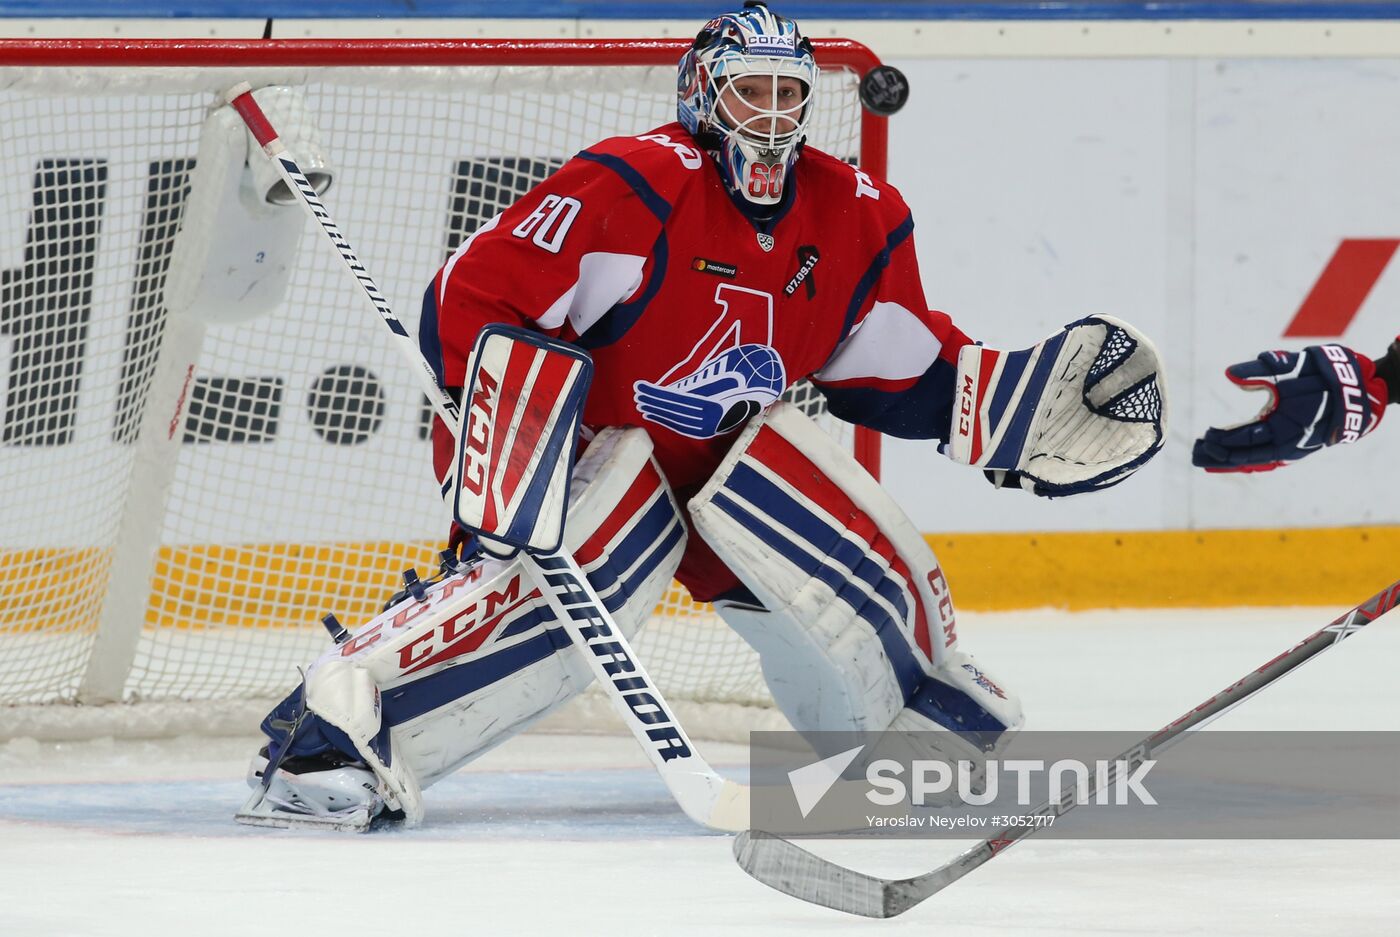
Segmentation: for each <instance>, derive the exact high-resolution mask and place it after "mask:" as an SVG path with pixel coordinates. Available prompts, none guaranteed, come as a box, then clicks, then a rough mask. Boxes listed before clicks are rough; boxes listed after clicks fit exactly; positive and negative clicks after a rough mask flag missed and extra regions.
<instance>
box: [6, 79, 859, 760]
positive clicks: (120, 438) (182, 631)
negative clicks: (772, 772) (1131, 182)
mask: <svg viewBox="0 0 1400 937" xmlns="http://www.w3.org/2000/svg"><path fill="white" fill-rule="evenodd" d="M211 65H217V67H209V68H176V69H171V68H159V69H157V68H142V67H127V68H111V67H92V66H88V65H84V64H83V63H82V62H81V61H80V60H75V61H73V62H72V63H70V64H68V65H66V66H65V67H61V68H53V67H51V68H18V67H0V127H3V128H4V132H3V136H0V165H2V166H3V174H0V394H3V398H0V497H3V512H2V513H0V737H4V736H5V735H6V734H15V733H16V731H22V729H19V730H17V729H16V728H15V726H16V725H18V723H17V722H15V721H14V720H15V719H17V718H18V717H17V715H16V714H17V713H19V712H20V711H21V710H20V709H19V708H16V707H27V708H30V709H32V708H33V707H35V706H39V707H43V708H45V709H48V710H50V711H54V710H55V709H57V708H58V707H59V706H61V705H62V704H73V703H99V702H147V703H149V702H157V703H159V702H162V701H165V702H173V701H190V700H194V701H231V700H242V699H264V698H267V697H271V696H274V695H280V694H281V693H283V692H285V691H286V690H287V689H288V688H289V687H290V686H291V685H292V684H293V683H294V681H295V679H296V673H295V667H296V665H298V664H304V663H305V662H307V661H309V660H310V659H311V658H312V657H314V656H315V655H316V654H318V653H319V652H320V651H321V650H322V649H323V647H324V646H325V642H326V641H327V636H326V633H325V631H324V630H323V629H322V627H321V625H320V623H319V621H320V618H321V616H322V615H323V614H325V613H326V612H334V613H335V614H336V616H337V617H338V618H339V620H340V621H342V622H344V623H345V624H346V625H347V626H350V627H353V626H354V625H356V624H358V623H359V622H361V621H363V620H365V619H367V618H368V617H370V616H371V615H372V614H373V613H374V612H376V611H377V610H378V609H379V607H380V606H381V605H382V603H383V602H384V600H385V599H386V598H387V597H388V596H389V595H390V594H391V593H392V592H393V591H394V589H395V586H396V583H397V582H398V580H399V577H400V574H401V572H402V571H403V570H404V569H406V568H409V567H417V568H418V569H419V570H420V571H423V572H424V574H425V575H426V574H427V572H430V571H432V570H433V569H434V568H435V564H436V551H437V550H438V549H440V548H441V546H442V542H441V541H442V540H443V538H444V536H445V533H446V529H447V524H448V521H449V514H448V511H447V509H446V508H445V507H444V505H443V504H442V503H441V501H440V500H439V499H438V497H437V494H436V490H435V489H436V484H435V483H434V480H433V478H432V474H431V468H430V448H429V443H428V442H427V428H428V415H429V411H428V409H427V407H426V403H425V401H424V400H423V398H422V396H421V394H420V393H419V392H418V391H417V390H416V389H415V387H414V382H413V380H412V377H411V375H409V374H407V373H406V370H405V366H404V365H403V364H402V363H401V361H400V360H399V359H398V357H397V356H396V355H395V353H394V351H393V350H392V349H391V348H388V347H386V342H385V341H384V340H383V339H382V338H381V336H380V334H379V330H380V329H382V325H381V324H380V323H377V322H375V321H374V319H373V318H372V316H373V313H372V311H369V310H367V309H366V308H365V305H364V298H363V296H362V295H361V294H360V293H359V292H358V289H357V287H356V285H355V284H354V283H353V282H352V281H351V280H350V279H349V277H348V276H347V274H346V272H345V270H344V269H343V267H341V265H340V261H339V259H338V258H337V257H336V256H335V255H334V253H333V251H332V250H331V249H330V248H329V246H328V245H327V244H325V243H323V242H322V240H321V239H320V238H319V236H316V235H314V233H313V232H312V231H311V230H310V229H309V228H306V227H305V225H303V224H302V223H301V222H300V221H298V222H297V224H296V225H295V226H294V228H295V232H296V233H295V236H293V237H291V238H290V240H288V239H286V238H283V240H282V241H281V242H280V246H279V248H278V249H276V250H270V251H267V252H266V256H261V257H259V258H258V260H257V263H266V264H269V265H277V266H279V267H280V268H283V272H282V274H281V280H282V281H284V282H282V285H281V286H280V287H279V288H278V289H277V290H276V291H275V295H274V296H273V299H272V301H270V302H269V301H268V300H267V296H266V295H261V296H258V297H253V300H254V301H251V302H250V305H249V307H248V308H251V309H253V311H252V312H249V313H245V312H242V311H240V310H241V309H243V308H244V307H240V306H238V305H237V304H233V305H232V306H219V305H217V304H213V305H210V304H207V303H204V302H203V301H202V300H201V299H200V297H202V296H203V295H204V294H203V293H201V292H200V291H199V290H194V292H193V293H191V292H190V290H189V289H187V288H186V287H185V286H178V285H177V283H176V280H177V278H178V277H182V276H183V277H187V278H188V277H189V275H191V273H192V270H191V269H190V268H192V267H197V268H199V269H198V271H197V272H198V273H199V274H200V275H201V276H203V277H205V280H206V281H207V280H208V279H209V278H210V277H214V278H217V277H218V276H220V275H221V274H220V272H219V269H218V268H219V262H220V244H221V243H227V239H228V238H230V237H238V236H240V235H239V234H238V233H237V232H233V231H229V230H226V229H221V228H220V224H219V223H218V222H217V221H215V222H212V223H211V222H209V221H208V220H207V217H206V216H205V215H201V214H200V212H199V211H197V210H195V209H192V208H191V201H192V199H191V190H192V178H194V172H195V167H196V164H197V162H198V160H197V159H196V157H197V155H199V154H203V153H205V152H209V151H207V150H201V136H202V134H203V135H205V136H207V135H208V134H209V133H210V132H211V131H210V130H209V127H210V124H209V122H208V121H207V118H208V117H209V114H210V113H211V111H212V110H214V109H216V108H217V107H218V104H219V98H218V95H219V93H220V92H222V91H223V90H225V89H226V88H227V87H229V86H231V85H233V84H235V83H236V82H238V81H242V80H247V81H251V82H252V83H253V84H254V85H255V86H258V87H262V86H278V87H282V88H286V89H288V90H287V92H286V99H285V100H286V101H288V102H291V103H290V104H289V105H288V106H289V107H291V108H292V110H291V111H284V114H291V115H292V116H291V117H289V118H288V119H295V121H296V122H297V124H298V126H300V127H301V130H300V135H299V136H297V135H293V136H294V138H295V139H296V140H299V141H302V142H303V144H304V145H308V146H312V147H315V148H317V149H318V154H317V155H314V156H310V155H309V156H308V158H307V160H303V163H304V165H305V163H306V162H307V161H308V160H309V161H310V162H311V163H312V164H313V165H317V166H319V165H320V164H321V163H322V162H323V163H324V166H325V172H327V173H329V174H332V175H333V179H334V181H333V183H332V185H331V188H330V189H329V190H328V192H327V193H326V196H325V199H326V202H327V204H328V206H329V207H330V209H331V211H332V212H333V213H334V215H335V217H336V220H337V222H338V224H339V226H340V228H341V229H342V230H343V231H344V232H345V234H346V236H347V237H348V238H349V240H350V242H351V243H352V244H353V245H354V246H355V249H356V251H357V253H358V254H359V256H360V258H361V259H362V260H363V261H364V263H365V266H366V267H367V269H369V270H370V271H371V273H372V274H373V275H374V277H375V279H376V280H377V281H378V283H379V285H380V287H381V288H382V289H383V291H384V293H385V295H386V296H387V297H388V299H389V302H390V305H391V306H392V307H393V308H394V310H395V311H396V312H397V314H398V315H399V316H400V317H401V318H402V319H403V320H404V321H405V323H406V324H407V325H408V327H409V328H410V330H414V329H416V324H417V319H418V309H419V305H420V302H421V297H422V293H423V290H424V289H425V287H426V286H427V284H428V282H429V280H430V278H431V277H432V275H433V273H434V272H435V270H436V269H437V268H438V266H439V265H440V264H441V263H442V261H443V260H444V259H445V257H446V256H447V254H448V253H449V252H450V251H451V250H452V249H453V248H454V247H455V246H456V245H457V244H458V243H459V242H460V241H461V239H462V238H464V237H466V236H467V235H469V234H470V233H471V232H472V231H474V230H475V229H476V228H477V227H478V226H479V225H481V224H482V223H483V222H485V221H486V220H487V219H489V218H490V217H491V216H492V215H494V214H495V213H496V212H498V211H499V210H500V209H501V208H502V207H503V206H505V205H507V204H509V203H510V202H511V201H512V200H513V199H515V198H516V197H518V196H519V195H520V194H522V193H523V192H525V191H526V190H527V189H528V188H529V187H531V186H532V185H533V184H535V183H536V182H538V181H539V180H540V179H542V178H543V177H544V176H545V175H547V174H548V173H550V172H552V171H553V170H554V169H556V168H557V167H558V166H560V165H561V164H562V163H563V161H565V160H566V159H568V158H569V157H570V156H571V155H573V154H574V153H575V152H577V151H578V150H580V149H582V148H584V147H586V146H588V145H589V144H591V143H594V142H596V141H597V140H599V139H602V138H604V137H608V136H613V135H617V134H624V133H641V132H644V131H646V130H649V129H651V128H652V127H654V126H657V125H660V124H662V123H665V122H667V121H669V120H671V119H672V117H673V114H674V68H673V67H672V66H671V65H669V64H662V65H657V66H654V67H615V66H597V65H592V66H588V67H573V66H570V65H569V64H567V63H566V62H565V61H563V60H562V59H561V60H560V61H559V62H558V63H556V64H554V65H551V66H539V67H529V68H512V67H490V68H486V67H479V68H478V67H394V68H372V67H340V68H320V69H313V68H293V67H280V68H271V69H269V68H258V69H254V68H248V67H241V66H240V65H239V64H238V61H237V58H236V56H233V55H232V54H230V55H229V56H225V57H223V58H218V57H212V56H211ZM822 81H823V88H822V89H821V94H820V95H819V101H820V107H821V110H820V113H819V115H818V116H817V118H816V120H815V123H814V126H813V131H812V141H813V143H814V144H815V145H816V146H818V147H820V148H822V149H824V150H826V151H828V152H831V153H834V154H837V155H840V156H842V157H844V158H848V159H852V160H856V159H858V158H859V156H860V152H861V123H860V109H859V105H858V103H857V99H856V92H855V87H856V78H855V75H854V73H853V72H852V71H850V70H848V69H843V68H841V67H834V66H831V65H828V66H827V67H826V68H825V69H824V72H823V79H822ZM287 136H288V134H286V133H285V132H284V137H287ZM206 145H207V141H206ZM297 155H298V157H299V158H300V157H301V155H302V154H297ZM204 158H205V157H203V156H200V159H204ZM259 159H261V155H260V154H257V153H254V154H253V160H254V161H256V160H259ZM205 168H206V169H207V165H206V167H205ZM239 172H240V173H241V175H240V176H238V178H239V179H240V181H239V185H240V186H242V187H243V188H245V189H249V188H251V189H256V188H257V187H258V185H259V182H258V180H257V179H256V178H254V174H253V173H252V172H251V171H242V170H241V168H240V170H239ZM230 178H234V177H230ZM256 194H257V193H254V195H253V196H252V197H256ZM243 196H244V197H248V192H246V191H245V192H243ZM275 210H276V211H283V212H297V213H298V217H299V212H300V210H299V209H298V208H297V207H295V206H292V207H290V208H282V209H275ZM221 239H223V240H222V241H221ZM201 251H203V254H201ZM201 257H203V262H202V263H201V262H199V259H200V258H201ZM230 276H233V277H234V279H235V280H236V275H235V274H233V273H230ZM271 279H272V281H274V282H279V281H278V277H277V276H273V277H272V278H271ZM177 293H179V294H181V295H182V296H185V297H186V300H185V301H181V302H176V301H174V299H173V297H174V296H175V294H177ZM191 295H193V296H194V297H195V301H194V302H193V303H191V302H189V301H187V300H188V297H189V296H191ZM230 309H231V310H232V312H230ZM812 405H813V406H819V403H818V402H816V401H815V400H814V401H812ZM844 435H845V436H847V437H848V438H849V435H850V434H849V432H845V433H844ZM638 651H639V653H640V654H641V655H642V656H643V658H644V660H645V661H646V662H647V663H648V666H649V667H650V668H651V669H652V671H653V672H654V673H655V675H656V677H657V680H658V682H659V683H660V684H661V685H662V688H663V689H664V690H666V691H667V692H668V693H669V694H672V695H674V696H676V697H678V698H684V699H692V700H701V701H707V700H715V701H723V702H732V703H761V702H762V701H763V699H764V698H765V696H766V692H765V691H764V689H763V686H762V681H761V679H760V678H759V675H758V671H757V666H756V663H755V659H754V658H753V656H752V655H751V653H750V652H749V651H748V650H747V648H746V647H745V646H744V645H743V643H742V642H741V641H739V639H737V638H736V637H735V636H733V635H732V634H731V633H730V632H728V630H727V629H725V628H724V626H723V624H722V623H720V622H719V621H718V620H717V619H716V618H715V617H714V616H713V614H712V613H711V612H710V611H709V610H708V609H706V608H705V607H699V606H693V605H692V604H691V603H690V602H689V601H688V600H687V599H686V598H685V597H684V595H683V593H682V592H681V591H680V590H679V589H676V590H673V594H672V595H671V596H670V597H669V599H668V601H667V604H666V606H665V607H664V608H662V609H660V610H658V614H657V617H656V619H655V620H654V621H653V622H652V623H651V624H650V625H649V626H648V628H647V629H646V630H645V632H644V634H643V636H642V637H641V638H640V639H639V641H638ZM56 704H57V705H56ZM7 714H8V717H9V718H10V719H11V725H10V727H9V731H8V732H7V727H6V725H5V722H6V719H7Z"/></svg>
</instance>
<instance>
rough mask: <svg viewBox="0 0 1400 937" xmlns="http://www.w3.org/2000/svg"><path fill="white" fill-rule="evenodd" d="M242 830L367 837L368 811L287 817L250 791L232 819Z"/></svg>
mask: <svg viewBox="0 0 1400 937" xmlns="http://www.w3.org/2000/svg"><path fill="white" fill-rule="evenodd" d="M233 819H234V821H235V822H237V823H242V824H244V825H245V826H265V827H272V828H275V829H281V830H333V831H335V832H339V833H367V832H369V828H370V821H371V820H372V817H371V816H370V812H369V808H368V807H365V806H361V807H356V808H355V809H353V810H348V811H346V812H345V813H338V814H329V815H327V816H316V815H314V814H309V813H291V812H289V811H287V810H285V809H283V808H281V807H278V806H277V805H276V804H273V803H270V802H269V801H268V799H267V797H266V796H265V792H264V791H262V790H256V791H253V794H252V796H251V797H249V798H248V801H247V803H245V804H244V805H243V808H242V809H241V810H239V811H238V812H237V813H235V814H234V815H233Z"/></svg>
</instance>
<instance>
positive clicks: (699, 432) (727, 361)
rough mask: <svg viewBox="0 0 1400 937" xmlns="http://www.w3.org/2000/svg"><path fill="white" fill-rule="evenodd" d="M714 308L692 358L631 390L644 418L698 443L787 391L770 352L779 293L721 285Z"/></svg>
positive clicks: (728, 428) (776, 359)
mask: <svg viewBox="0 0 1400 937" xmlns="http://www.w3.org/2000/svg"><path fill="white" fill-rule="evenodd" d="M715 302H716V303H717V304H718V305H719V307H720V308H719V314H718V315H717V316H716V318H715V321H714V322H713V323H712V324H711V325H710V327H709V328H708V329H707V330H706V332H705V334H704V335H703V336H702V337H701V339H700V341H698V342H696V343H695V346H694V347H693V348H691V350H690V353H689V354H688V355H686V357H685V358H684V359H683V360H682V361H681V362H679V363H678V364H676V365H673V366H672V367H671V368H670V369H669V370H667V371H666V373H664V374H662V375H661V377H660V378H658V379H657V380H656V381H637V382H636V383H635V384H633V385H632V396H633V400H634V401H635V403H636V405H637V411H638V412H639V413H641V415H642V417H643V419H645V420H647V421H649V422H652V423H657V424H659V425H661V426H664V427H666V428H667V429H670V430H674V431H675V432H677V433H680V434H681V435H682V436H689V437H691V438H693V439H710V438H711V437H714V436H719V435H721V434H723V433H728V432H732V431H733V430H736V429H738V428H739V427H741V426H743V425H744V423H746V422H748V420H749V418H750V417H752V416H753V415H754V414H757V413H760V412H762V411H763V410H764V409H765V408H766V407H768V406H769V405H770V404H772V403H773V402H774V401H775V400H777V399H778V397H779V396H780V395H781V394H782V392H783V390H784V388H786V387H787V369H786V368H785V367H784V365H783V359H782V356H781V355H779V354H778V350H777V349H776V348H774V347H773V346H772V340H773V295H772V294H771V293H765V292H762V291H760V290H751V289H747V288H746V287H742V286H736V285H734V284H732V283H721V284H720V285H719V286H718V287H717V288H716V290H715Z"/></svg>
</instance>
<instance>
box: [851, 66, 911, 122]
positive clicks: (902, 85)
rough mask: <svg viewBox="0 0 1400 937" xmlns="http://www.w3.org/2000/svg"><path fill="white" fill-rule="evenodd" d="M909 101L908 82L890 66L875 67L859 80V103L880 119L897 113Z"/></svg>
mask: <svg viewBox="0 0 1400 937" xmlns="http://www.w3.org/2000/svg"><path fill="white" fill-rule="evenodd" d="M908 100H909V80H908V79H907V78H905V77H904V73H903V72H902V71H900V70H899V69H897V68H895V67H894V66H892V65H877V66H875V67H874V68H872V69H871V70H870V71H868V72H866V73H865V77H864V78H862V79H861V80H860V103H861V104H863V105H865V109H866V110H868V111H870V112H871V113H874V114H879V115H880V116H882V117H888V116H890V115H891V114H893V113H895V112H896V111H898V110H899V109H900V108H901V107H903V106H904V105H905V103H906V102H908Z"/></svg>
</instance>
